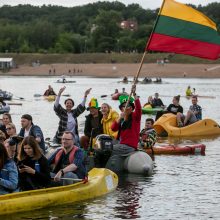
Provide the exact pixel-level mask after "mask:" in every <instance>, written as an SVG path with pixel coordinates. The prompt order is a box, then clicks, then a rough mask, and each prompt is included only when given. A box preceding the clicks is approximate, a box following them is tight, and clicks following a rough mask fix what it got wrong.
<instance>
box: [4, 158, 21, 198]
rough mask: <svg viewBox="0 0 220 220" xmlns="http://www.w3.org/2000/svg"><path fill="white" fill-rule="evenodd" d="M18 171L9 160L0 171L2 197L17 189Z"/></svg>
mask: <svg viewBox="0 0 220 220" xmlns="http://www.w3.org/2000/svg"><path fill="white" fill-rule="evenodd" d="M17 185H18V170H17V166H16V165H15V162H14V161H13V160H8V161H7V162H6V163H5V165H4V167H3V169H2V170H1V171H0V195H3V194H7V193H11V192H13V191H15V190H16V189H17Z"/></svg>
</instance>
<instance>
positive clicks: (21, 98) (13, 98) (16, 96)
mask: <svg viewBox="0 0 220 220" xmlns="http://www.w3.org/2000/svg"><path fill="white" fill-rule="evenodd" d="M14 96H15V97H17V98H18V99H22V100H23V99H24V98H23V97H19V96H16V95H14ZM13 99H14V98H13Z"/></svg>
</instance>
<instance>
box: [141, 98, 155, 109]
mask: <svg viewBox="0 0 220 220" xmlns="http://www.w3.org/2000/svg"><path fill="white" fill-rule="evenodd" d="M143 107H144V108H153V97H152V96H151V95H150V96H148V100H147V103H145V104H144V106H143Z"/></svg>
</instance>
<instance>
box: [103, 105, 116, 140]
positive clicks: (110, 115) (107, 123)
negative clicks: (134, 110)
mask: <svg viewBox="0 0 220 220" xmlns="http://www.w3.org/2000/svg"><path fill="white" fill-rule="evenodd" d="M101 113H102V115H103V117H102V120H101V123H102V126H103V134H107V135H109V136H110V137H112V138H113V139H114V140H115V139H116V138H117V136H118V132H117V131H116V132H115V131H112V129H111V126H112V124H113V123H114V122H115V121H117V120H118V118H119V114H118V112H116V111H115V110H113V109H112V107H111V106H110V105H109V104H107V103H103V104H102V105H101Z"/></svg>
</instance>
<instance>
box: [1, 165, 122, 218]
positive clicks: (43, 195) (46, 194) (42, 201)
mask: <svg viewBox="0 0 220 220" xmlns="http://www.w3.org/2000/svg"><path fill="white" fill-rule="evenodd" d="M117 185H118V177H117V175H116V174H115V173H113V172H112V171H110V170H108V169H104V168H103V169H102V168H93V169H92V170H91V171H90V172H89V181H88V182H87V183H85V184H84V183H82V182H79V183H75V184H72V185H67V186H59V187H52V188H47V189H40V190H32V191H26V192H19V193H12V194H7V195H1V196H0V215H3V214H4V215H5V214H11V213H16V212H24V211H30V210H34V209H41V208H46V207H51V206H57V205H63V204H69V203H73V202H77V201H81V200H86V199H91V198H95V197H98V196H102V195H105V194H107V193H109V192H112V191H113V190H115V189H116V187H117Z"/></svg>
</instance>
